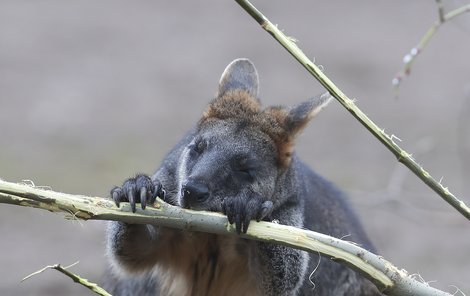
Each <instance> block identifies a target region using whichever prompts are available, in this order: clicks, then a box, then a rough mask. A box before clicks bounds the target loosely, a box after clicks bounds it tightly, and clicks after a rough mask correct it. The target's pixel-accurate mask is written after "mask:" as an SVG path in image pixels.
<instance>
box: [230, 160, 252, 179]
mask: <svg viewBox="0 0 470 296" xmlns="http://www.w3.org/2000/svg"><path fill="white" fill-rule="evenodd" d="M256 164H257V163H256V161H255V160H253V159H250V158H246V157H242V158H239V159H237V162H236V165H235V167H234V173H235V175H236V176H238V178H240V179H242V180H245V181H247V182H253V180H254V179H255V175H256Z"/></svg>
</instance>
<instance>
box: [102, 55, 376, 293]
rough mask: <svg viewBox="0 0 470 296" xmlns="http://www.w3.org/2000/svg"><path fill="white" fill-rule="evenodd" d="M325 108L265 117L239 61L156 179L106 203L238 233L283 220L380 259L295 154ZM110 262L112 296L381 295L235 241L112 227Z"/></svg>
mask: <svg viewBox="0 0 470 296" xmlns="http://www.w3.org/2000/svg"><path fill="white" fill-rule="evenodd" d="M329 99H330V97H329V95H327V94H324V95H321V96H318V97H315V98H313V99H310V100H308V101H306V102H304V103H301V104H298V105H296V106H293V107H287V108H286V107H280V106H272V107H267V108H264V109H263V108H262V107H261V103H260V101H259V99H258V74H257V72H256V69H255V67H254V66H253V64H252V63H251V62H250V61H248V60H246V59H238V60H235V61H233V62H232V63H231V64H230V65H229V66H228V67H227V68H226V70H225V71H224V73H223V74H222V77H221V80H220V82H219V90H218V93H217V95H216V97H215V98H214V99H213V100H212V101H211V103H210V104H209V106H208V107H207V108H206V110H205V112H204V113H203V115H202V117H201V119H200V120H199V122H198V123H197V124H196V126H195V127H194V128H193V129H192V130H190V131H189V132H188V134H187V135H186V136H185V137H183V139H182V140H181V141H180V142H179V143H178V144H177V145H176V146H175V147H174V148H173V149H172V150H171V151H170V152H169V154H168V155H167V156H166V157H165V159H164V160H163V162H162V165H161V166H160V168H159V169H158V170H157V172H156V173H155V174H154V175H153V176H151V177H150V176H146V175H141V174H140V175H136V176H135V177H132V178H129V179H127V180H126V181H125V182H124V183H123V185H122V186H118V187H115V188H113V189H112V190H111V197H112V198H113V199H114V200H115V202H116V203H117V204H118V205H119V203H120V202H129V203H130V204H131V207H132V209H133V211H136V210H137V209H136V204H140V207H141V208H142V209H145V207H146V205H147V204H150V203H152V202H153V201H155V198H156V196H160V197H162V198H164V200H165V201H166V202H168V203H171V204H173V205H176V206H179V207H184V208H188V209H193V210H206V211H215V212H222V213H224V214H225V215H227V218H228V220H229V222H230V223H234V224H235V226H236V229H237V232H239V233H240V232H246V231H247V229H248V227H249V225H250V223H256V222H253V220H257V221H260V220H268V221H271V220H276V221H278V222H279V223H280V224H285V225H291V226H294V227H300V228H308V229H311V230H314V231H318V232H322V233H325V234H328V235H332V236H335V237H338V238H342V237H347V239H348V240H349V241H354V242H356V243H358V244H361V245H362V246H363V247H364V248H367V249H369V250H374V248H373V246H372V244H371V243H370V241H369V239H368V238H367V236H366V235H365V233H364V231H363V229H362V226H361V224H360V222H359V220H358V219H357V217H356V216H355V214H354V212H353V211H352V210H351V207H350V206H349V204H348V203H347V201H346V199H345V197H344V195H343V194H342V192H341V191H339V190H338V189H337V188H336V187H335V186H334V185H333V184H332V183H330V182H329V181H327V180H325V179H323V178H322V177H321V176H319V175H317V174H316V173H315V172H314V171H312V170H311V169H310V168H309V167H308V166H307V165H305V164H304V163H303V162H302V161H301V160H300V159H299V158H298V157H297V156H296V155H295V153H294V142H295V139H296V138H297V136H298V135H299V133H300V132H301V131H302V129H303V128H304V127H305V126H306V124H307V123H308V122H309V121H310V120H311V119H312V118H313V117H314V116H315V115H316V114H317V113H318V112H319V111H320V110H321V108H322V107H323V106H324V105H326V104H327V103H328V101H329ZM250 221H251V222H250ZM107 252H108V256H109V258H110V263H111V264H110V266H111V267H110V269H109V273H108V275H107V276H108V280H107V283H106V287H107V288H108V289H109V290H110V291H111V292H112V293H113V294H114V295H178V296H179V295H183V296H185V295H188V296H190V295H191V296H192V295H198V296H199V295H200V296H205V295H208V296H212V295H260V296H261V295H272V296H278V295H286V296H287V295H318V296H324V295H338V296H341V295H349V296H359V295H364V296H372V295H381V294H380V293H379V292H378V291H377V289H376V288H375V286H373V285H372V284H371V283H370V282H369V281H367V280H366V279H365V278H363V277H362V276H361V275H359V274H357V273H356V272H354V271H352V270H351V269H349V268H347V267H345V266H343V265H340V264H338V263H336V262H334V261H332V260H329V258H322V257H320V256H319V255H318V254H309V253H307V252H304V251H300V250H296V249H292V248H288V247H284V246H280V245H274V244H269V243H264V242H256V241H250V240H246V239H242V238H240V237H236V236H218V235H213V234H205V233H197V232H189V231H181V230H175V229H169V228H165V227H159V226H156V225H132V224H126V223H122V222H110V223H109V225H108V229H107Z"/></svg>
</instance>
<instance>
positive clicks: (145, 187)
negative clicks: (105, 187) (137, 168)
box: [111, 174, 165, 213]
mask: <svg viewBox="0 0 470 296" xmlns="http://www.w3.org/2000/svg"><path fill="white" fill-rule="evenodd" d="M157 195H158V196H161V197H163V196H164V195H165V191H164V190H163V188H162V185H161V184H160V182H158V181H155V182H153V181H152V179H151V178H150V177H149V176H147V175H142V174H139V175H137V176H136V177H135V178H129V179H127V180H126V181H125V182H124V184H123V185H122V187H114V188H113V189H112V190H111V198H112V199H113V200H114V202H115V203H116V206H117V207H119V206H120V203H121V202H129V203H130V206H131V209H132V212H134V213H135V212H136V204H137V203H140V204H141V207H142V209H143V210H145V208H146V206H147V205H148V204H149V203H150V204H153V203H154V202H155V199H156V198H157Z"/></svg>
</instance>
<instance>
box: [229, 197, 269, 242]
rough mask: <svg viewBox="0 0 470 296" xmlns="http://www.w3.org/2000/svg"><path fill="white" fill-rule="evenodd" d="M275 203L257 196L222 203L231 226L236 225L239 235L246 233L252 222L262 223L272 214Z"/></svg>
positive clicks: (235, 198)
mask: <svg viewBox="0 0 470 296" xmlns="http://www.w3.org/2000/svg"><path fill="white" fill-rule="evenodd" d="M272 210H273V203H272V201H270V200H266V199H263V198H261V197H260V196H257V195H251V196H244V195H242V196H235V197H228V198H226V199H225V200H224V201H223V203H222V212H223V213H224V214H225V215H227V218H228V222H229V223H230V224H233V223H235V228H236V230H237V233H238V234H240V233H241V232H243V233H246V232H247V231H248V225H249V224H250V221H251V220H253V219H256V221H258V222H259V221H261V220H262V219H264V218H265V217H267V216H268V215H270V214H271V212H272Z"/></svg>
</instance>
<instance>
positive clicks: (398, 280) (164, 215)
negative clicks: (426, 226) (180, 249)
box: [0, 180, 450, 296]
mask: <svg viewBox="0 0 470 296" xmlns="http://www.w3.org/2000/svg"><path fill="white" fill-rule="evenodd" d="M0 203H7V204H12V205H19V206H27V207H34V208H40V209H44V210H48V211H51V212H62V213H66V215H68V216H72V217H73V218H75V219H83V220H89V219H92V220H114V221H122V222H127V223H139V224H156V225H160V226H166V227H172V228H178V229H184V230H190V231H199V232H208V233H214V234H219V235H237V234H236V229H235V226H234V225H231V224H229V223H228V220H227V217H226V216H224V215H222V214H219V213H214V212H204V211H192V210H186V209H182V208H179V207H175V206H171V205H169V204H167V203H165V202H163V201H162V200H159V199H157V201H156V202H155V204H154V205H152V206H147V208H146V209H145V210H142V209H137V212H136V213H132V212H131V208H130V206H129V203H122V205H121V208H117V207H116V205H115V204H114V202H113V201H112V200H110V199H104V198H100V197H89V196H81V195H71V194H65V193H59V192H55V191H51V190H43V189H38V188H34V187H31V186H28V185H24V184H16V183H10V182H5V181H2V180H0ZM241 237H242V238H246V239H252V240H257V241H264V242H270V243H275V244H281V245H285V246H288V247H292V248H296V249H300V250H305V251H308V252H315V253H320V254H322V255H323V256H326V257H327V258H333V259H335V261H338V262H341V263H343V264H346V265H347V266H349V267H351V268H352V269H354V270H356V271H358V272H360V273H362V274H363V275H364V276H365V277H367V278H368V279H369V280H370V281H371V282H373V283H374V284H375V285H376V286H377V287H378V288H379V290H380V291H382V292H383V293H385V294H387V295H402V296H406V295H417V296H419V295H423V296H424V295H436V296H444V295H445V296H450V294H448V293H445V292H443V291H440V290H437V289H435V288H432V287H430V286H429V285H427V284H426V283H422V282H419V281H416V280H415V279H414V278H413V277H412V276H408V274H407V273H406V271H404V270H400V269H398V268H397V267H395V266H394V265H393V264H392V263H390V262H388V261H387V260H385V259H384V258H383V257H381V256H377V255H375V254H372V253H370V252H368V251H367V250H365V249H363V248H361V247H359V246H357V245H355V244H353V243H350V242H347V241H343V240H341V239H337V238H334V237H331V236H328V235H324V234H321V233H317V232H313V231H309V230H304V229H298V228H295V227H291V226H286V225H280V224H276V223H269V222H258V223H256V222H252V223H250V227H249V229H248V232H247V233H246V234H242V235H241Z"/></svg>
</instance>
